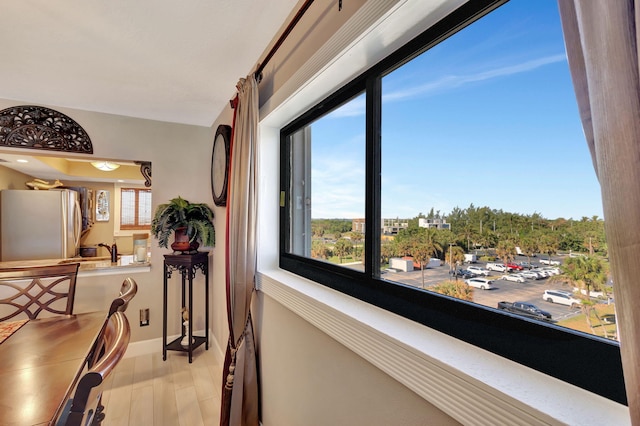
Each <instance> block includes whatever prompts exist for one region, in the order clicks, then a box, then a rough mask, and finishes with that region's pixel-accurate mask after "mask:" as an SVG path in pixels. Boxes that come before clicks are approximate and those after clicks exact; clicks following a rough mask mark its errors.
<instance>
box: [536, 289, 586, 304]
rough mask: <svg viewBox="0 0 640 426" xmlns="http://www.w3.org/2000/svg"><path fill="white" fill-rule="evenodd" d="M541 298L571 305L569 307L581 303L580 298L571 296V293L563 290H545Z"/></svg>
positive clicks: (550, 301)
mask: <svg viewBox="0 0 640 426" xmlns="http://www.w3.org/2000/svg"><path fill="white" fill-rule="evenodd" d="M542 299H543V300H546V301H547V302H549V303H559V304H561V305H567V306H571V308H577V307H578V306H580V303H581V301H580V299H576V298H575V297H574V296H573V293H571V292H569V291H564V290H545V291H544V293H543V295H542Z"/></svg>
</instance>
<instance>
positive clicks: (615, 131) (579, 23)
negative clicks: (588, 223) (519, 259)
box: [558, 0, 640, 425]
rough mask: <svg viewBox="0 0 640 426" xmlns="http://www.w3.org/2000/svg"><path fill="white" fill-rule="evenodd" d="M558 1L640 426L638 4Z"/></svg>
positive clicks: (626, 370)
mask: <svg viewBox="0 0 640 426" xmlns="http://www.w3.org/2000/svg"><path fill="white" fill-rule="evenodd" d="M558 3H559V6H560V14H561V18H562V26H563V31H564V37H565V44H566V48H567V56H568V58H569V66H570V68H571V74H572V79H573V84H574V88H575V92H576V97H577V99H578V104H579V109H580V114H581V118H582V123H583V127H584V133H585V136H586V139H587V145H588V146H589V149H590V150H591V156H592V158H593V164H594V167H595V169H596V174H597V175H598V179H599V181H600V187H601V191H602V202H603V206H604V218H605V231H606V235H607V244H608V246H609V259H610V261H611V269H612V272H613V279H614V295H615V301H616V316H617V323H618V332H619V338H620V347H621V353H622V365H623V370H624V379H625V386H626V390H627V398H628V401H629V410H630V413H631V420H632V423H633V424H635V425H640V392H639V389H640V309H638V305H639V304H640V280H639V277H640V72H639V63H638V27H637V22H638V15H637V14H638V13H639V11H640V9H639V8H638V6H639V5H638V2H636V1H633V0H613V1H601V0H559V2H558ZM585 374H588V372H587V373H585Z"/></svg>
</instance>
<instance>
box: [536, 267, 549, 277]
mask: <svg viewBox="0 0 640 426" xmlns="http://www.w3.org/2000/svg"><path fill="white" fill-rule="evenodd" d="M531 272H535V273H536V274H538V275H539V276H540V278H547V277H550V276H551V274H550V273H549V271H545V270H544V269H532V270H531Z"/></svg>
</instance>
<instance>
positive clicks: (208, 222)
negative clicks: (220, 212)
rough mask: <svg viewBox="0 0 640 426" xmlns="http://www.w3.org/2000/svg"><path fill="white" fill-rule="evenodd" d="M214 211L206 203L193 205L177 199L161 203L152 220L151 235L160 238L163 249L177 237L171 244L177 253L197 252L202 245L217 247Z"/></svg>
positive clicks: (159, 243)
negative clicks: (173, 236)
mask: <svg viewBox="0 0 640 426" xmlns="http://www.w3.org/2000/svg"><path fill="white" fill-rule="evenodd" d="M212 221H213V211H212V210H211V208H210V207H209V206H208V205H206V204H203V203H190V202H189V201H187V200H185V199H184V198H182V197H176V198H173V199H172V200H170V201H169V202H168V203H165V204H160V205H159V206H158V207H157V208H156V211H155V213H154V215H153V220H152V221H151V233H152V234H153V236H154V237H156V238H157V239H158V245H159V246H160V247H165V248H166V247H167V244H168V243H169V237H170V236H171V235H172V234H174V235H175V240H174V242H173V243H172V244H171V248H172V249H173V250H174V251H182V252H188V251H194V250H197V248H198V247H199V245H200V244H199V242H202V243H203V244H204V245H205V246H213V245H215V229H214V227H213V222H212Z"/></svg>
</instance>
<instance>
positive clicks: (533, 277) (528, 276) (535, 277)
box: [520, 271, 542, 280]
mask: <svg viewBox="0 0 640 426" xmlns="http://www.w3.org/2000/svg"><path fill="white" fill-rule="evenodd" d="M520 275H522V276H523V277H524V278H526V279H528V280H539V279H540V278H542V275H540V274H538V273H537V272H534V271H522V272H520Z"/></svg>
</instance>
